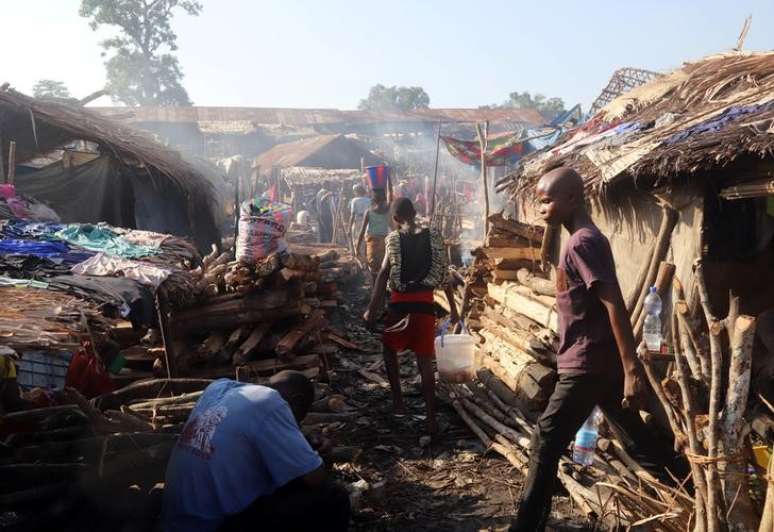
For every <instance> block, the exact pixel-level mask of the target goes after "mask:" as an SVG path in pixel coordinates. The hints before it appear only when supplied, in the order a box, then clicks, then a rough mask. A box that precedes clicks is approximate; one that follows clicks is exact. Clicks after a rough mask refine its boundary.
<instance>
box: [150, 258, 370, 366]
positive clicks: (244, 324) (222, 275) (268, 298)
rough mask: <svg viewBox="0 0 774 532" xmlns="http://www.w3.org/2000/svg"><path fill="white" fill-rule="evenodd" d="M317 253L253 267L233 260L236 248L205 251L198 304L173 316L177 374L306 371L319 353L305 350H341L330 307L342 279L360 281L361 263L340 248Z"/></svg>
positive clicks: (177, 310)
mask: <svg viewBox="0 0 774 532" xmlns="http://www.w3.org/2000/svg"><path fill="white" fill-rule="evenodd" d="M306 250H307V249H306V248H304V249H303V251H306ZM312 251H318V252H317V253H313V254H312V253H302V252H300V251H296V250H295V249H294V250H293V251H291V252H287V253H282V254H279V253H275V254H272V255H269V256H268V257H266V258H265V259H263V260H261V261H259V262H257V263H254V264H245V263H241V262H239V261H234V260H232V258H233V254H232V253H231V252H224V253H221V254H217V253H216V252H215V251H213V253H211V254H210V255H208V256H206V257H205V258H204V260H203V262H202V265H201V267H200V268H198V269H197V270H196V271H195V272H194V275H195V276H196V278H197V289H198V290H199V296H198V298H197V302H196V303H195V304H193V305H191V306H187V307H183V308H173V309H172V310H171V311H170V313H169V320H168V322H169V329H170V336H171V339H172V342H177V343H178V345H177V346H176V348H175V349H174V351H175V360H174V361H172V362H170V363H173V364H174V367H175V370H176V371H177V372H178V374H180V375H185V374H193V373H196V372H197V371H201V372H204V371H206V370H210V371H211V370H212V369H213V368H221V369H220V371H221V373H222V374H223V376H226V375H233V374H234V368H240V367H243V366H246V369H247V370H253V369H256V370H261V371H265V370H267V369H276V368H278V367H280V366H283V367H287V366H288V365H292V367H296V368H300V369H303V368H308V367H316V366H317V365H318V364H317V357H314V360H311V359H310V358H309V357H301V356H299V355H302V354H307V353H313V352H318V351H319V352H331V351H335V349H331V347H332V346H331V345H330V343H331V342H330V341H329V340H328V338H327V335H326V333H327V325H328V320H327V319H326V310H328V309H334V308H335V307H336V306H337V305H338V304H339V300H340V295H339V291H338V287H339V284H341V283H344V282H348V281H349V280H351V279H352V278H354V276H355V274H356V268H355V267H354V263H353V261H351V259H350V257H349V256H348V254H344V253H340V252H339V251H338V250H336V249H328V248H322V249H319V250H316V249H312ZM326 345H327V347H323V346H326ZM321 347H322V348H321ZM318 348H321V349H318ZM268 362H272V363H271V364H268V366H267V363H268ZM301 363H303V364H301ZM156 369H157V371H163V372H165V371H166V368H165V367H163V366H162V367H158V366H157V368H156ZM192 372H193V373H192ZM202 374H205V373H202ZM210 374H212V373H210ZM218 375H219V376H220V373H218Z"/></svg>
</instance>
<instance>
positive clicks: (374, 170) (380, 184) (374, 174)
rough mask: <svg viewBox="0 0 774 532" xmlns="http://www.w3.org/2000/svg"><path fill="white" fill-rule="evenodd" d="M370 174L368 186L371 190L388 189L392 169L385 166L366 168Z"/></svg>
mask: <svg viewBox="0 0 774 532" xmlns="http://www.w3.org/2000/svg"><path fill="white" fill-rule="evenodd" d="M366 172H367V173H368V184H369V186H370V187H371V190H384V189H385V188H387V181H389V179H390V167H389V166H387V165H384V164H380V165H378V166H369V167H367V168H366Z"/></svg>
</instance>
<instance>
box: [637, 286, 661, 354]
mask: <svg viewBox="0 0 774 532" xmlns="http://www.w3.org/2000/svg"><path fill="white" fill-rule="evenodd" d="M661 308H662V304H661V298H660V297H659V295H658V292H656V287H655V286H651V287H650V292H649V293H648V295H647V296H646V297H645V304H644V308H643V312H645V321H644V323H643V326H642V338H643V339H644V340H645V345H646V346H647V348H648V350H649V351H656V352H659V351H661Z"/></svg>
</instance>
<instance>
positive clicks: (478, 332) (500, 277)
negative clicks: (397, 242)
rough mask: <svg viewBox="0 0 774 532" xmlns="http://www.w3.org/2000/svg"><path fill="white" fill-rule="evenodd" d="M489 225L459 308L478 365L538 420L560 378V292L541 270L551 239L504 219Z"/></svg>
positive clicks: (539, 229)
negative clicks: (473, 340)
mask: <svg viewBox="0 0 774 532" xmlns="http://www.w3.org/2000/svg"><path fill="white" fill-rule="evenodd" d="M489 221H490V230H489V232H488V234H487V238H486V242H485V244H484V246H483V247H481V248H479V249H477V250H474V252H473V254H474V256H475V260H474V263H473V265H472V266H471V267H470V268H469V269H468V272H467V276H466V278H465V280H464V281H465V282H464V289H463V294H462V297H461V306H460V307H458V308H461V309H462V310H461V316H463V318H464V319H465V321H466V323H467V325H468V328H469V329H470V330H472V331H473V332H474V335H475V336H476V338H477V340H478V349H477V362H478V364H479V365H480V366H481V367H483V368H486V369H487V370H488V371H489V372H490V373H491V374H493V375H496V376H497V378H498V379H499V380H500V381H501V382H503V383H504V384H505V386H507V387H508V389H510V390H511V392H512V393H513V394H515V397H517V398H518V401H519V407H520V408H521V409H522V411H523V412H524V413H525V415H526V416H527V417H528V418H530V419H534V417H535V416H536V415H537V413H539V412H540V411H541V410H542V408H543V407H544V406H545V403H546V401H547V399H548V397H549V395H550V394H551V391H552V387H553V382H554V377H555V375H556V371H555V367H556V347H557V338H556V331H557V319H556V318H557V316H556V308H555V297H554V296H555V288H554V285H553V283H552V282H551V281H549V280H548V279H546V278H544V277H542V270H541V268H542V261H541V258H542V256H543V253H544V251H541V249H542V248H543V247H545V246H547V244H546V243H545V241H546V240H547V239H548V238H549V237H550V236H551V234H550V232H546V231H545V230H544V229H543V228H542V227H538V226H532V225H528V224H523V223H520V222H516V221H514V220H507V219H505V218H503V217H502V215H501V214H495V215H492V216H490V218H489Z"/></svg>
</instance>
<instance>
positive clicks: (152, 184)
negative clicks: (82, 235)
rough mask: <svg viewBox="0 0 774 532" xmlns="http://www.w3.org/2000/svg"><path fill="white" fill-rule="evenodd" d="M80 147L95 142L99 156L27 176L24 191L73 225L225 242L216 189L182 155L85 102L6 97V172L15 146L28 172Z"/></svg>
mask: <svg viewBox="0 0 774 532" xmlns="http://www.w3.org/2000/svg"><path fill="white" fill-rule="evenodd" d="M77 141H85V142H88V143H93V144H94V145H95V146H96V155H97V157H96V158H94V159H93V160H90V161H88V162H86V163H85V164H81V165H78V164H72V160H73V159H72V158H67V157H65V158H63V159H62V160H60V161H58V162H56V163H54V164H53V165H50V166H48V167H45V168H43V169H42V170H40V171H38V172H31V173H20V174H19V175H18V176H17V177H16V179H15V184H16V186H17V189H18V190H19V191H20V192H22V193H25V194H29V195H31V196H35V197H37V199H39V200H42V201H46V202H48V203H50V204H51V206H52V207H54V209H57V210H60V211H61V214H62V216H63V220H64V221H66V222H100V221H105V222H108V223H111V224H113V225H119V226H124V227H129V228H137V229H148V230H154V231H159V232H168V233H173V234H178V235H185V236H191V237H193V238H194V239H195V241H196V243H197V244H198V246H199V247H200V248H203V249H206V248H209V245H210V244H211V243H214V242H217V241H218V239H219V235H218V231H217V228H216V224H215V217H214V204H213V203H214V196H213V188H212V185H211V183H210V181H208V179H207V178H206V177H205V176H204V175H203V174H202V173H201V171H199V170H198V169H197V168H195V167H194V166H193V165H192V164H190V163H188V162H187V161H185V160H183V159H182V158H181V156H180V154H179V153H177V152H175V151H171V150H169V149H167V148H166V147H165V146H163V145H161V144H159V143H158V142H156V141H154V140H153V139H152V138H150V137H149V136H148V135H147V134H145V133H143V132H140V131H138V130H136V129H134V128H132V127H129V126H126V125H124V124H121V123H119V122H117V121H114V120H112V119H109V118H106V117H104V116H102V115H100V114H98V113H96V112H93V111H91V110H89V109H87V108H85V107H83V106H82V105H79V104H78V103H77V102H72V101H65V100H58V99H35V98H31V97H29V96H26V95H24V94H22V93H20V92H17V91H15V90H12V89H8V88H7V87H4V88H3V89H2V90H0V154H4V155H5V157H2V158H3V159H4V160H5V162H4V163H3V164H0V167H2V168H6V167H7V165H8V157H9V156H8V154H9V146H10V143H11V142H14V143H15V159H16V164H17V165H23V164H24V163H25V162H27V161H30V160H32V159H34V158H36V157H40V156H42V155H46V154H49V153H51V152H52V151H54V150H58V149H61V148H64V147H67V146H68V145H71V144H73V143H75V142H77ZM2 177H5V172H3V176H2Z"/></svg>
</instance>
